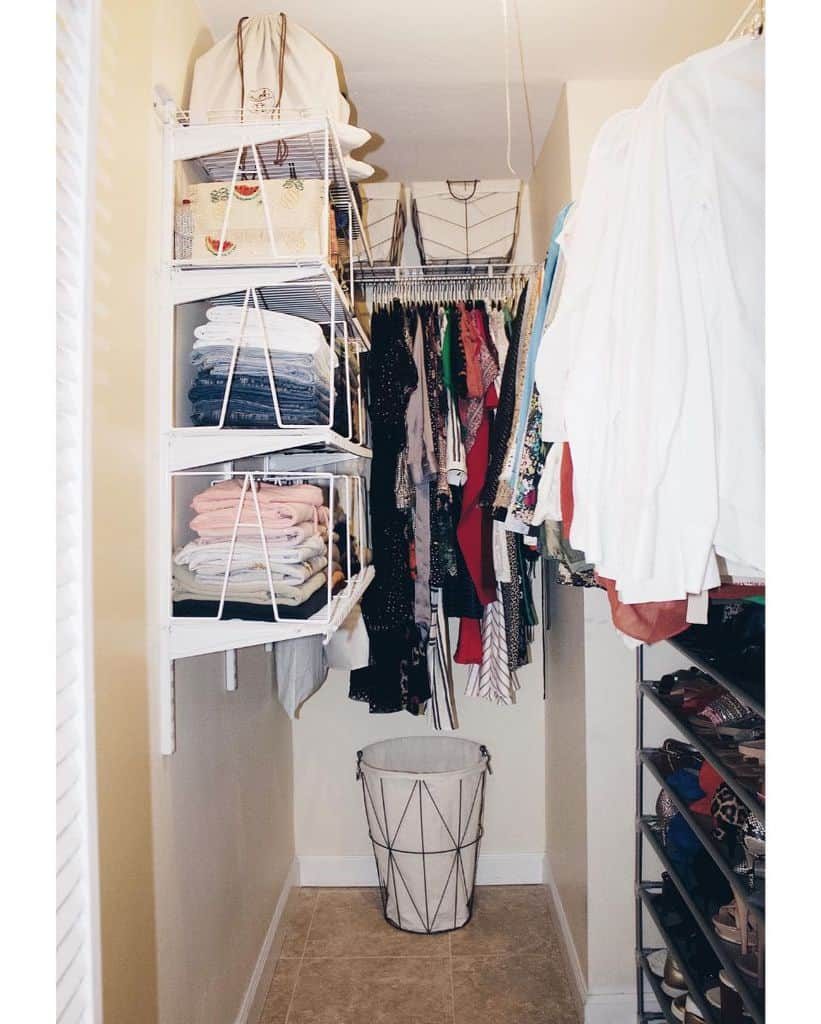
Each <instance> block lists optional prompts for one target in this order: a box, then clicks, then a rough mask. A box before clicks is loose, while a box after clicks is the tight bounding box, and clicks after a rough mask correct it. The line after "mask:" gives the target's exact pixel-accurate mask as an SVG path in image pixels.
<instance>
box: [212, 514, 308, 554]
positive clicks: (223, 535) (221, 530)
mask: <svg viewBox="0 0 821 1024" xmlns="http://www.w3.org/2000/svg"><path fill="white" fill-rule="evenodd" d="M263 528H264V530H265V542H266V543H267V544H273V545H276V546H278V547H284V548H287V547H292V548H295V547H299V546H300V545H301V544H304V543H305V541H306V540H308V538H309V537H314V536H319V537H322V538H325V537H327V536H328V531H327V529H326V528H325V527H324V526H319V527H317V526H316V524H315V523H314V522H306V523H297V524H296V526H283V527H280V528H277V529H275V528H273V527H270V526H266V525H265V524H264V521H263ZM233 530H234V521H233V519H232V520H231V523H230V525H228V526H221V525H217V526H211V525H209V524H208V523H207V522H206V523H200V527H199V530H198V531H197V532H198V533H199V536H200V537H201V538H203V539H210V540H220V541H226V542H229V541H230V540H231V536H232V534H233ZM252 537H256V538H259V524H258V523H257V520H256V515H254V521H253V523H252V524H250V525H249V524H247V523H240V525H239V529H238V530H237V540H249V539H250V538H252Z"/></svg>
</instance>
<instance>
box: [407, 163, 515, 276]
mask: <svg viewBox="0 0 821 1024" xmlns="http://www.w3.org/2000/svg"><path fill="white" fill-rule="evenodd" d="M521 190H522V183H521V181H520V180H519V179H518V178H509V179H500V180H498V181H488V180H485V181H479V180H478V179H476V180H473V181H451V180H448V181H417V182H414V183H413V184H412V185H411V213H412V218H413V229H414V232H415V234H416V244H417V246H418V248H419V257H420V260H421V262H422V263H423V264H438V265H442V264H448V263H460V264H463V263H509V262H510V260H511V259H512V258H513V252H514V250H515V248H516V239H517V236H518V233H519V205H520V202H519V200H520V195H521Z"/></svg>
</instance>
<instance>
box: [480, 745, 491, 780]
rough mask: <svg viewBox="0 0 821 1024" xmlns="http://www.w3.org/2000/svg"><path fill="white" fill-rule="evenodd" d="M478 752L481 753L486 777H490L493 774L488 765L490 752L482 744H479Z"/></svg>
mask: <svg viewBox="0 0 821 1024" xmlns="http://www.w3.org/2000/svg"><path fill="white" fill-rule="evenodd" d="M479 752H480V753H481V755H482V757H483V758H484V759H485V767H486V768H487V772H488V775H492V774H493V768H492V767H491V765H490V751H489V750H488V749H487V747H486V746H485V745H484V743H481V744H480V745H479Z"/></svg>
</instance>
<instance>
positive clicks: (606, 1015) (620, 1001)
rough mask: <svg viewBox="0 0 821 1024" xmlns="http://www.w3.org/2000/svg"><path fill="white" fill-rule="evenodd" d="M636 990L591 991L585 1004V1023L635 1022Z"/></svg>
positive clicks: (617, 1023) (620, 1023) (619, 1023)
mask: <svg viewBox="0 0 821 1024" xmlns="http://www.w3.org/2000/svg"><path fill="white" fill-rule="evenodd" d="M635 1020H636V994H635V992H590V993H588V996H587V1001H586V1002H585V1006H584V1024H635Z"/></svg>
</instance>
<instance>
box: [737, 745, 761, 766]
mask: <svg viewBox="0 0 821 1024" xmlns="http://www.w3.org/2000/svg"><path fill="white" fill-rule="evenodd" d="M738 752H739V754H743V755H744V756H745V757H747V758H749V759H750V760H752V761H758V763H759V764H764V740H747V741H746V742H745V743H739V745H738Z"/></svg>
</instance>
